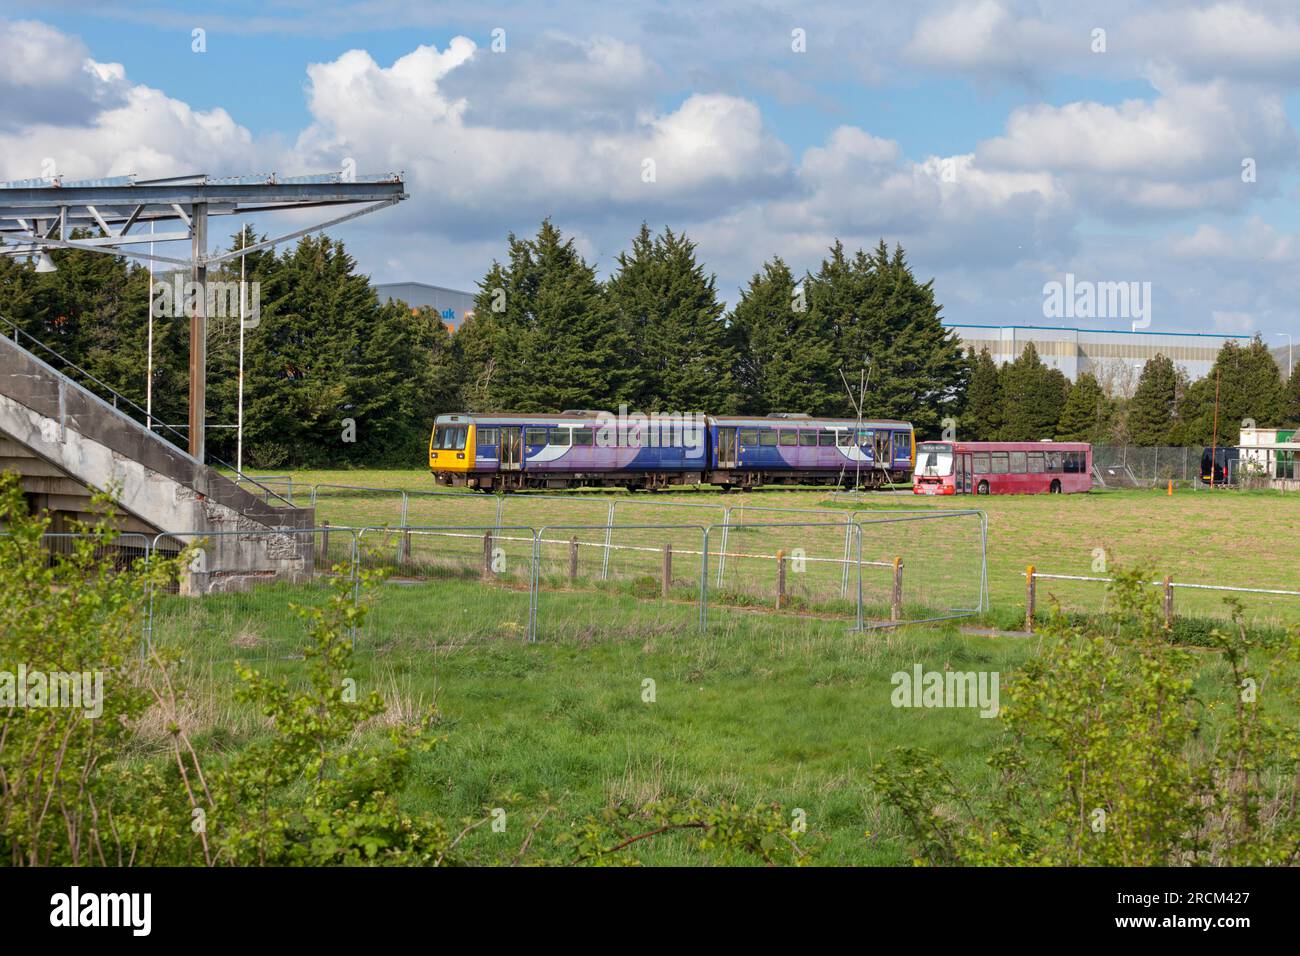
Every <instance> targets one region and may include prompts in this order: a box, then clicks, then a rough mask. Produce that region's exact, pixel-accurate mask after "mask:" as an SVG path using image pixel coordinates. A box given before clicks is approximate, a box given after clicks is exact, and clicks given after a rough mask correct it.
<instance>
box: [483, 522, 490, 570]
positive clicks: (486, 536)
mask: <svg viewBox="0 0 1300 956" xmlns="http://www.w3.org/2000/svg"><path fill="white" fill-rule="evenodd" d="M491 579H492V532H491V531H484V532H483V580H484V581H490V580H491Z"/></svg>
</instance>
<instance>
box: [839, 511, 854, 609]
mask: <svg viewBox="0 0 1300 956" xmlns="http://www.w3.org/2000/svg"><path fill="white" fill-rule="evenodd" d="M852 537H853V512H851V511H850V512H849V517H848V519H847V520H846V521H845V522H844V572H843V574H841V575H840V598H841V599H843V598H846V597H848V596H849V543H850V542H851V540H852Z"/></svg>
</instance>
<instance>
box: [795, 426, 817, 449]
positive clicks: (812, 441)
mask: <svg viewBox="0 0 1300 956" xmlns="http://www.w3.org/2000/svg"><path fill="white" fill-rule="evenodd" d="M799 444H800V446H802V447H803V448H816V447H817V433H816V432H815V431H812V430H809V431H802V432H800V433H799Z"/></svg>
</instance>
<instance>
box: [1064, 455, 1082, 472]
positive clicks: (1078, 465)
mask: <svg viewBox="0 0 1300 956" xmlns="http://www.w3.org/2000/svg"><path fill="white" fill-rule="evenodd" d="M1082 470H1083V453H1082V452H1078V451H1067V452H1066V453H1065V473H1066V474H1067V475H1077V474H1078V473H1079V472H1081V471H1082Z"/></svg>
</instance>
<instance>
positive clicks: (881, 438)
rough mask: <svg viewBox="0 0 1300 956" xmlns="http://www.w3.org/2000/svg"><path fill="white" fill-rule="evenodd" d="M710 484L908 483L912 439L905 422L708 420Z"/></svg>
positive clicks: (775, 417)
mask: <svg viewBox="0 0 1300 956" xmlns="http://www.w3.org/2000/svg"><path fill="white" fill-rule="evenodd" d="M709 422H710V430H711V432H712V433H713V434H712V439H713V442H712V445H713V460H712V462H711V465H712V471H711V473H710V475H709V478H708V481H709V483H710V484H715V485H722V486H724V487H726V486H739V487H743V488H750V487H757V486H760V485H771V484H840V483H843V482H847V483H849V484H852V483H853V482H854V481H857V483H858V484H859V485H862V486H865V487H869V488H873V487H882V486H884V485H888V484H891V483H894V482H907V481H908V480H909V479H910V477H911V474H912V460H913V456H914V454H915V450H916V444H915V440H914V435H913V431H912V426H911V424H909V423H908V422H898V421H891V420H887V419H880V420H875V421H855V420H853V419H851V418H850V419H844V418H813V417H812V416H809V415H796V414H784V415H769V416H766V417H764V418H753V417H733V416H718V417H712V418H710V419H709Z"/></svg>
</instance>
